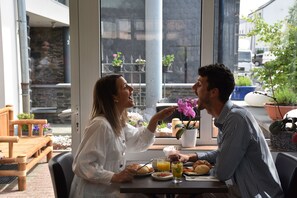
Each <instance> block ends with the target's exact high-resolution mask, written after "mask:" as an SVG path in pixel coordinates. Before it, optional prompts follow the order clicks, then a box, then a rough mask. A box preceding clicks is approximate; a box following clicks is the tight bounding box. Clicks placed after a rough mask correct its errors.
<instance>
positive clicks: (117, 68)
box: [112, 65, 123, 73]
mask: <svg viewBox="0 0 297 198" xmlns="http://www.w3.org/2000/svg"><path fill="white" fill-rule="evenodd" d="M122 67H123V65H121V66H112V68H113V72H114V73H120V72H121V71H122Z"/></svg>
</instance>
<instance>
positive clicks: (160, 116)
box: [147, 107, 177, 132]
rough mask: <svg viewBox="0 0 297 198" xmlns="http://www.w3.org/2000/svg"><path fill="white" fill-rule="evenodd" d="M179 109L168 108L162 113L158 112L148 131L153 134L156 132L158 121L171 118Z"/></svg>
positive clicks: (152, 119)
mask: <svg viewBox="0 0 297 198" xmlns="http://www.w3.org/2000/svg"><path fill="white" fill-rule="evenodd" d="M176 108H177V107H167V108H165V109H162V110H161V111H159V112H157V113H156V114H155V115H154V116H153V117H152V118H151V119H150V122H149V124H148V126H147V129H148V130H150V131H151V132H155V130H156V128H157V125H158V121H161V120H164V119H165V118H167V117H169V116H170V115H171V114H172V113H173V112H174V111H175V110H176Z"/></svg>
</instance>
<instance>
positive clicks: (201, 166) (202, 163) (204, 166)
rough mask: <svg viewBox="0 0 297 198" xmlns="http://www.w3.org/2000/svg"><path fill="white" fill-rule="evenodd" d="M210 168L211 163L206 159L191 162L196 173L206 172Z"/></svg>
mask: <svg viewBox="0 0 297 198" xmlns="http://www.w3.org/2000/svg"><path fill="white" fill-rule="evenodd" d="M211 168H212V165H211V164H210V163H209V162H208V161H206V160H197V161H196V162H195V163H194V164H193V170H194V172H195V173H197V174H207V173H208V172H209V170H210V169H211Z"/></svg>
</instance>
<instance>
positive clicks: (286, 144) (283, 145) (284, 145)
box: [270, 131, 297, 151]
mask: <svg viewBox="0 0 297 198" xmlns="http://www.w3.org/2000/svg"><path fill="white" fill-rule="evenodd" d="M270 145H271V148H272V149H273V150H277V151H297V144H294V143H292V132H287V131H282V132H280V133H279V134H277V135H273V134H271V136H270Z"/></svg>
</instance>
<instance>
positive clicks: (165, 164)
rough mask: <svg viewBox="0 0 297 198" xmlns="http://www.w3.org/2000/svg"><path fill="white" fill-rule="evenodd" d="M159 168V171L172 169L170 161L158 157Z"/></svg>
mask: <svg viewBox="0 0 297 198" xmlns="http://www.w3.org/2000/svg"><path fill="white" fill-rule="evenodd" d="M157 169H158V171H170V161H168V160H165V159H158V161H157Z"/></svg>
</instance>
